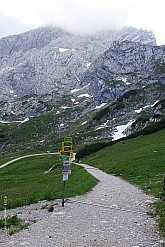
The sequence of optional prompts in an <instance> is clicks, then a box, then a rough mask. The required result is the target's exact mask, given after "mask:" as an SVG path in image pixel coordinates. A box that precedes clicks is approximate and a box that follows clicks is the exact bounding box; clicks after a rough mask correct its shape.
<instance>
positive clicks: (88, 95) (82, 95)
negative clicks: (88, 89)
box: [77, 93, 93, 98]
mask: <svg viewBox="0 0 165 247" xmlns="http://www.w3.org/2000/svg"><path fill="white" fill-rule="evenodd" d="M77 97H78V98H82V97H87V98H91V97H93V96H91V95H90V94H88V93H84V94H80V95H78V96H77Z"/></svg>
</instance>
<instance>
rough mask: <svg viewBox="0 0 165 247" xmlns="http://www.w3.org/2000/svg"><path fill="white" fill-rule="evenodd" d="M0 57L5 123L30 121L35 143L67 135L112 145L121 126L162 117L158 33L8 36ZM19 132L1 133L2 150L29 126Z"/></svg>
mask: <svg viewBox="0 0 165 247" xmlns="http://www.w3.org/2000/svg"><path fill="white" fill-rule="evenodd" d="M0 59H1V63H0V90H1V94H0V124H1V125H3V124H6V122H5V121H9V122H10V124H17V123H18V124H22V123H24V122H25V120H28V119H30V120H29V122H30V123H29V126H33V132H34V133H33V132H32V133H31V140H30V141H33V140H34V139H36V138H38V142H39V143H40V142H43V140H44V141H45V142H48V143H49V141H50V139H49V135H50V136H51V135H53V136H54V138H55V139H56V138H59V135H60V133H61V135H64V130H65V134H68V133H69V134H70V133H73V132H74V135H75V136H76V135H77V138H78V140H79V142H80V140H82V142H90V141H91V140H93V136H94V138H95V140H111V139H112V136H113V133H114V131H115V128H116V127H118V126H119V125H120V126H122V125H124V126H127V125H128V123H131V124H129V128H127V131H125V133H126V134H130V133H133V132H135V131H138V130H140V129H143V128H144V127H145V126H147V125H148V124H150V123H151V122H158V121H161V120H163V118H164V117H163V116H164V115H165V111H164V108H165V107H164V105H165V104H164V101H165V100H164V98H165V47H164V46H156V41H155V38H154V36H153V34H152V32H148V31H144V30H138V29H135V28H127V27H125V28H123V29H121V30H118V31H114V30H113V31H109V32H102V33H97V34H95V35H93V36H80V35H73V34H71V33H68V32H65V31H63V30H61V29H58V28H54V27H45V28H38V29H35V30H32V31H29V32H26V33H23V34H20V35H14V36H9V37H6V38H2V39H1V40H0ZM155 102H156V103H155ZM33 117H34V118H33ZM35 117H36V118H35ZM37 117H38V118H37ZM7 123H8V122H7ZM25 125H26V124H25ZM130 125H131V126H130ZM21 126H22V125H21ZM26 127H27V128H28V124H27V125H26ZM21 129H22V131H23V134H22V135H19V134H20V133H21ZM40 129H42V130H43V133H42V131H40ZM13 131H14V132H11V131H10V132H9V134H8V135H7V137H6V132H5V128H4V129H3V128H1V129H0V134H1V136H2V137H3V140H2V144H3V145H4V143H6V141H7V142H8V140H14V141H16V142H17V140H15V138H16V136H18V135H19V136H21V137H20V138H22V136H23V135H25V132H24V130H23V127H20V126H18V129H17V128H16V129H14V130H13ZM15 131H16V132H15ZM17 131H18V132H17ZM37 131H38V132H37ZM44 131H45V132H44ZM67 131H68V132H67ZM55 133H56V134H57V136H55ZM28 138H30V137H29V136H27V137H26V139H27V140H29V139H28ZM84 140H85V141H84ZM14 141H13V142H14ZM30 141H29V142H30ZM5 145H6V144H5Z"/></svg>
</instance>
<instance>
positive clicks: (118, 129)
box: [112, 120, 134, 141]
mask: <svg viewBox="0 0 165 247" xmlns="http://www.w3.org/2000/svg"><path fill="white" fill-rule="evenodd" d="M133 122H134V120H133V121H130V122H128V123H127V124H125V125H119V126H117V127H116V129H115V133H114V135H113V139H112V140H113V141H115V140H118V139H120V138H122V137H125V136H126V135H125V134H124V133H123V132H124V131H125V130H126V129H127V128H128V127H129V126H131V124H132V123H133Z"/></svg>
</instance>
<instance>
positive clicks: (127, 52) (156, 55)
mask: <svg viewBox="0 0 165 247" xmlns="http://www.w3.org/2000/svg"><path fill="white" fill-rule="evenodd" d="M86 81H88V82H89V81H90V86H89V89H88V90H89V91H90V92H91V93H92V92H94V94H93V96H94V98H95V100H96V101H99V102H100V103H101V102H108V101H109V100H113V99H116V98H118V97H119V96H120V95H121V94H123V93H124V92H126V91H128V90H130V89H136V88H139V87H144V86H146V85H147V84H152V83H157V82H159V83H162V84H165V49H164V46H150V45H142V44H139V43H135V42H131V41H123V42H118V41H117V42H113V43H112V44H111V46H110V48H109V49H108V50H106V51H105V52H104V53H103V54H102V55H101V56H100V57H99V58H97V60H95V62H94V63H93V64H92V66H91V68H90V70H88V71H87V72H86V73H85V75H84V77H83V78H82V81H81V82H82V85H84V84H85V83H86Z"/></svg>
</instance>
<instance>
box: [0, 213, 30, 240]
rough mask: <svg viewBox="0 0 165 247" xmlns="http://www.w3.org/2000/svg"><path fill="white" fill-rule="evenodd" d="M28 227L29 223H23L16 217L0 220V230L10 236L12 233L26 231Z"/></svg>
mask: <svg viewBox="0 0 165 247" xmlns="http://www.w3.org/2000/svg"><path fill="white" fill-rule="evenodd" d="M28 226H29V223H25V222H24V221H23V220H22V219H20V218H19V217H18V216H17V215H13V216H8V217H6V218H1V219H0V229H2V230H7V232H8V233H9V235H12V234H13V233H16V232H19V231H21V230H23V229H27V228H28Z"/></svg>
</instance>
